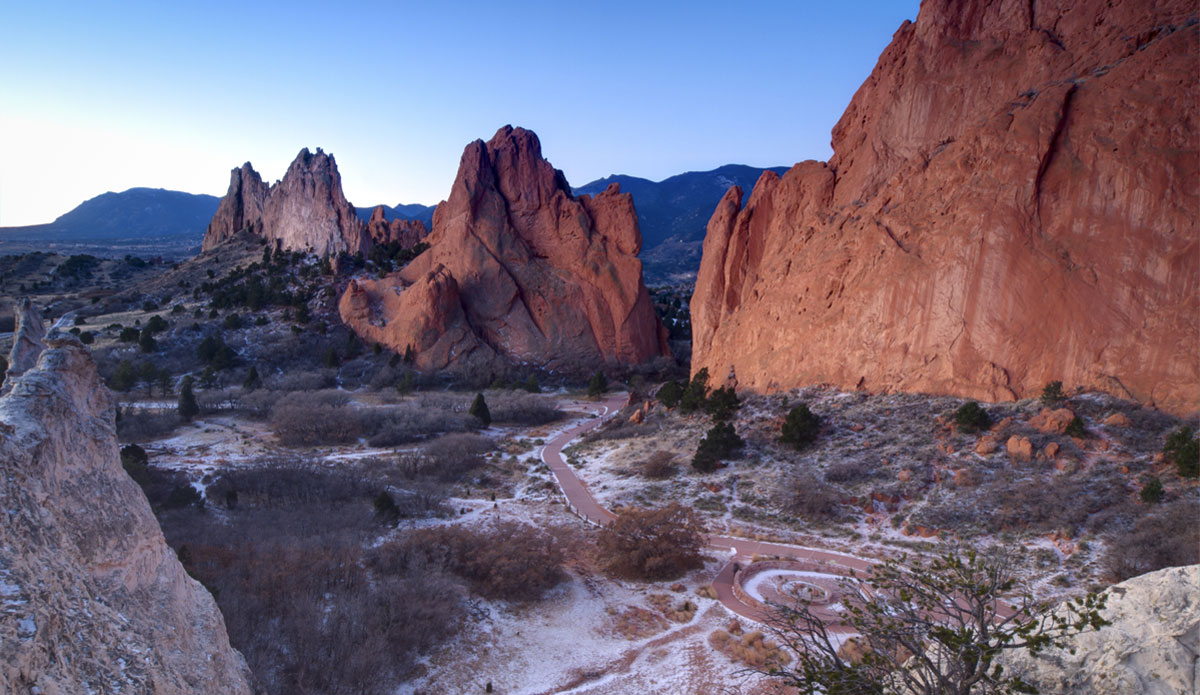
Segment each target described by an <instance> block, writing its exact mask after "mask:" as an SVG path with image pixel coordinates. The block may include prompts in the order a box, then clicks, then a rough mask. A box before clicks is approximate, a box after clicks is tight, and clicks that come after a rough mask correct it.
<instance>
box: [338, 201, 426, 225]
mask: <svg viewBox="0 0 1200 695" xmlns="http://www.w3.org/2000/svg"><path fill="white" fill-rule="evenodd" d="M436 207H437V206H436V205H420V204H418V203H413V204H411V205H396V206H392V205H384V206H383V217H384V219H386V220H387V221H388V222H391V221H392V220H394V219H396V218H400V219H402V220H421V221H422V222H424V223H425V228H426V229H433V209H434V208H436ZM374 209H375V206H374V205H372V206H371V207H366V208H359V207H356V208H354V211H355V212H356V213H358V218H359V219H360V220H362V221H363V222H367V221H369V220H370V219H371V211H372V210H374Z"/></svg>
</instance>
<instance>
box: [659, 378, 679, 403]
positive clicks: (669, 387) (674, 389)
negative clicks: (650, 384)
mask: <svg viewBox="0 0 1200 695" xmlns="http://www.w3.org/2000/svg"><path fill="white" fill-rule="evenodd" d="M683 388H684V385H683V384H682V383H680V382H678V381H668V382H667V383H665V384H663V385H662V386H660V387H659V389H658V393H656V394H655V396H654V397H655V398H657V399H658V402H659V403H662V404H663V405H665V406H666V407H668V408H674V407H675V406H677V405H679V399H680V398H682V397H683Z"/></svg>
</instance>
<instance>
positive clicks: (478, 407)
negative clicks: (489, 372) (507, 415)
mask: <svg viewBox="0 0 1200 695" xmlns="http://www.w3.org/2000/svg"><path fill="white" fill-rule="evenodd" d="M467 414H468V415H473V416H475V418H476V419H478V420H479V422H480V423H481V424H482V425H483V426H484V427H490V426H491V424H492V414H491V413H490V412H489V411H488V406H487V401H485V400H484V399H483V394H482V393H477V394H475V400H474V401H472V402H471V409H470V410H468V411H467Z"/></svg>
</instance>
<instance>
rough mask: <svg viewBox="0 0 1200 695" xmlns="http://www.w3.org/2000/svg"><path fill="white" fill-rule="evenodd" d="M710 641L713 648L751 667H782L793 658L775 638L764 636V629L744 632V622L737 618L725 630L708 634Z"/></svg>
mask: <svg viewBox="0 0 1200 695" xmlns="http://www.w3.org/2000/svg"><path fill="white" fill-rule="evenodd" d="M708 643H709V644H710V645H711V646H712V647H713V649H716V650H717V651H719V652H721V653H722V654H724V655H725V656H727V657H729V658H730V659H733V660H734V661H737V662H739V663H742V664H745V665H746V666H749V667H750V668H758V669H771V668H780V667H783V666H786V665H787V664H789V663H790V662H791V660H792V656H791V654H788V653H787V652H786V651H784V650H783V649H782V648H781V647H780V646H779V645H778V644H776V643H775V641H774V640H770V639H767V638H766V637H765V636H763V633H762V630H752V631H751V632H744V631H743V630H742V624H741V623H739V622H738V621H736V620H734V621H732V622H731V623H730V624H729V626H728V627H727V628H726V629H725V630H715V631H714V632H713V633H712V634H711V635H709V636H708Z"/></svg>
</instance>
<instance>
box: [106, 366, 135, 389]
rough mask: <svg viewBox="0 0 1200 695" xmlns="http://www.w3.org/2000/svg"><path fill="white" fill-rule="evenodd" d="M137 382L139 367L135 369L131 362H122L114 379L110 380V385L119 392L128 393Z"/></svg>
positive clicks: (113, 376) (114, 374) (115, 372)
mask: <svg viewBox="0 0 1200 695" xmlns="http://www.w3.org/2000/svg"><path fill="white" fill-rule="evenodd" d="M137 380H138V373H137V367H134V366H133V363H132V362H130V361H129V360H121V362H120V363H119V364H118V365H117V368H116V370H115V371H114V372H113V375H112V378H111V379H109V380H108V385H109V386H111V387H113V389H115V390H117V391H128V390H129V389H131V388H133V387H134V385H135V384H137Z"/></svg>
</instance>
